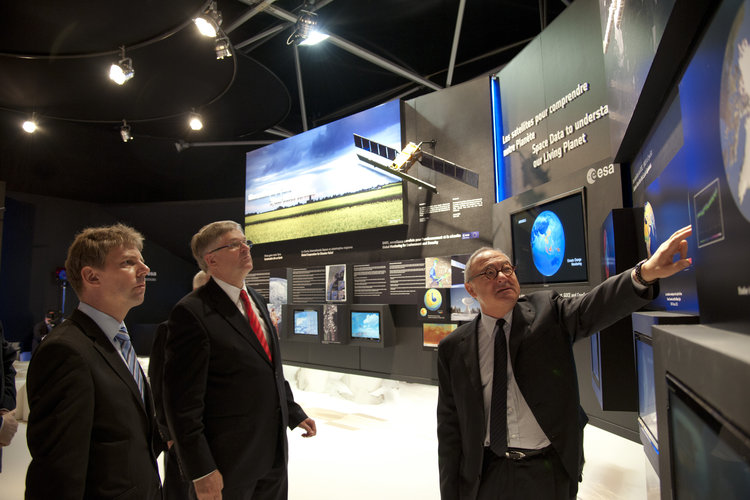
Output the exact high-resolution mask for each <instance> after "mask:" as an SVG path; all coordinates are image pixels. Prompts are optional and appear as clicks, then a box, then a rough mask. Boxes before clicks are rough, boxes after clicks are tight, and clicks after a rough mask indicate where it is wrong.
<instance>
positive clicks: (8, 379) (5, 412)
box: [0, 323, 18, 471]
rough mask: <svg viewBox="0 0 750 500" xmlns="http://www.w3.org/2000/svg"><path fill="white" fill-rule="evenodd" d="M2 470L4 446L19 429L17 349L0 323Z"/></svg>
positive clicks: (0, 464) (0, 447) (0, 465)
mask: <svg viewBox="0 0 750 500" xmlns="http://www.w3.org/2000/svg"><path fill="white" fill-rule="evenodd" d="M0 348H2V352H0V355H1V356H0V471H2V466H3V462H2V458H3V446H8V445H9V444H10V441H11V439H13V436H15V434H16V431H17V430H18V422H16V417H15V415H14V412H13V410H15V408H16V370H15V368H13V361H15V359H16V350H15V349H13V347H12V346H11V345H10V344H9V343H8V342H7V341H6V340H5V336H4V334H3V324H2V323H0Z"/></svg>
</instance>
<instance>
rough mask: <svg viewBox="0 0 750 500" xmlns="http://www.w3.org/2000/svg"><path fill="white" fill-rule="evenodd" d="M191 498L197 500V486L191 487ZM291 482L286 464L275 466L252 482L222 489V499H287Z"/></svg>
mask: <svg viewBox="0 0 750 500" xmlns="http://www.w3.org/2000/svg"><path fill="white" fill-rule="evenodd" d="M190 489H191V492H190V498H191V500H195V498H196V496H195V488H190ZM288 495H289V483H288V481H287V472H286V466H283V467H274V468H273V469H271V470H270V471H268V474H266V475H265V476H263V477H262V478H260V479H258V480H257V481H255V482H253V483H251V484H244V485H242V486H239V487H236V488H232V487H229V488H227V487H226V486H225V487H224V489H223V490H221V498H222V500H287V497H288Z"/></svg>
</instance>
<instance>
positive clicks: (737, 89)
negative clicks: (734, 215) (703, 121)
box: [719, 1, 750, 221]
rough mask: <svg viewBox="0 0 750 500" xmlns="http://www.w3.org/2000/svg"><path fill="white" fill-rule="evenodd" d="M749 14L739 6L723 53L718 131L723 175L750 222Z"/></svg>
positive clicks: (735, 200)
mask: <svg viewBox="0 0 750 500" xmlns="http://www.w3.org/2000/svg"><path fill="white" fill-rule="evenodd" d="M748 40H750V12H748V2H747V1H745V2H742V4H741V5H740V8H739V9H738V11H737V14H736V15H735V19H734V23H733V25H732V29H731V30H730V31H729V39H728V40H727V44H726V48H725V50H724V62H723V67H722V73H721V96H720V101H719V113H720V118H721V119H720V120H719V128H720V134H719V136H720V137H721V154H722V159H723V160H724V173H725V174H726V177H727V183H728V184H729V190H730V191H731V192H732V198H733V199H734V202H735V204H736V205H737V208H738V209H739V211H740V213H742V215H743V217H745V219H747V220H748V221H750V42H748Z"/></svg>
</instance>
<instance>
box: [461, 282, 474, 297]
mask: <svg viewBox="0 0 750 500" xmlns="http://www.w3.org/2000/svg"><path fill="white" fill-rule="evenodd" d="M464 288H466V291H467V292H469V295H471V296H472V297H474V298H475V299H476V298H477V293H476V292H475V291H474V287H473V286H471V283H464Z"/></svg>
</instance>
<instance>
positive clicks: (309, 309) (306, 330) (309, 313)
mask: <svg viewBox="0 0 750 500" xmlns="http://www.w3.org/2000/svg"><path fill="white" fill-rule="evenodd" d="M282 308H283V309H282V310H283V318H284V319H283V321H282V323H283V325H284V329H285V330H286V338H287V339H289V340H294V341H300V342H314V343H318V342H319V341H320V335H321V333H322V331H323V306H322V305H309V304H284V305H283V306H282Z"/></svg>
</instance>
